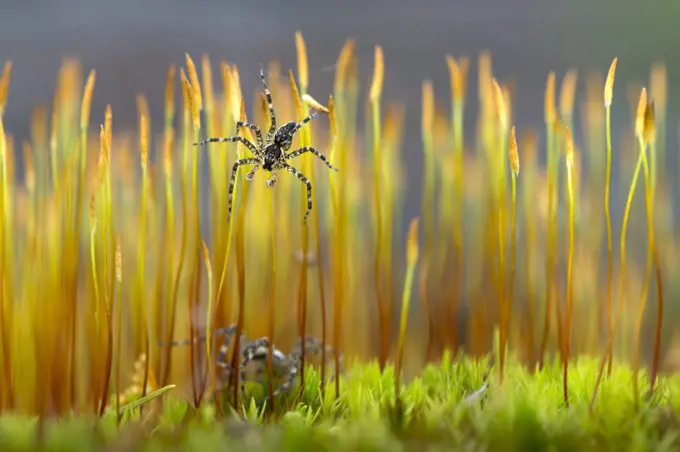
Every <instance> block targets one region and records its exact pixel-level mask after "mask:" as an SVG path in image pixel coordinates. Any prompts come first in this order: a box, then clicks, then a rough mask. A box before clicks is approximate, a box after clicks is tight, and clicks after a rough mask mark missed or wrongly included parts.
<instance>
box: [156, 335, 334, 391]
mask: <svg viewBox="0 0 680 452" xmlns="http://www.w3.org/2000/svg"><path fill="white" fill-rule="evenodd" d="M235 334H236V325H230V326H228V327H224V328H219V329H217V330H215V338H217V337H219V336H221V335H224V339H223V340H222V345H221V346H220V348H219V354H218V356H217V359H216V364H217V366H218V367H219V368H220V369H221V370H222V372H221V373H220V374H219V375H218V386H219V387H218V389H223V388H224V387H225V386H226V385H227V384H228V383H229V381H230V378H231V376H232V373H233V372H234V368H233V367H232V366H231V364H229V363H228V362H227V351H228V350H229V343H230V342H231V340H232V338H233V336H234V335H235ZM204 340H205V336H203V335H201V336H199V337H198V338H196V339H195V340H194V342H198V341H201V342H202V341H204ZM240 343H241V346H240V354H241V356H242V358H243V361H242V362H241V365H240V366H239V371H240V372H239V380H240V382H241V384H240V386H241V393H242V394H243V396H244V397H246V390H245V384H246V382H248V381H253V380H249V379H248V378H247V375H246V368H247V366H248V365H249V364H251V363H253V364H257V365H258V367H257V369H256V371H255V375H256V377H257V378H256V379H255V380H254V381H256V382H259V383H260V384H264V378H266V377H267V376H268V375H267V362H268V361H267V360H268V353H269V346H270V344H269V339H268V338H267V337H261V338H259V339H256V340H254V341H248V340H247V338H246V336H245V335H241V341H240ZM188 344H191V340H190V339H186V340H180V341H174V342H171V343H170V344H169V345H173V346H174V345H188ZM160 345H161V346H163V345H166V344H163V343H161V344H160ZM322 345H323V344H322V342H321V339H318V338H315V337H305V342H304V347H305V351H306V352H307V353H311V354H312V355H316V356H319V355H320V354H321V350H322ZM326 350H327V351H328V352H329V353H335V350H334V349H333V348H332V347H330V346H327V348H326ZM301 357H302V347H301V346H300V339H299V338H298V340H297V342H296V344H295V345H294V346H293V350H292V352H291V353H290V355H286V354H285V353H283V352H282V351H281V350H279V349H278V348H276V347H274V348H273V349H272V374H273V375H272V376H273V377H274V378H277V379H278V378H282V379H283V380H284V381H283V383H281V384H280V385H279V386H278V387H277V388H276V389H275V390H274V396H277V395H279V394H282V393H284V392H288V391H290V389H291V388H292V387H293V385H294V384H295V379H296V377H297V376H298V374H299V372H300V364H301Z"/></svg>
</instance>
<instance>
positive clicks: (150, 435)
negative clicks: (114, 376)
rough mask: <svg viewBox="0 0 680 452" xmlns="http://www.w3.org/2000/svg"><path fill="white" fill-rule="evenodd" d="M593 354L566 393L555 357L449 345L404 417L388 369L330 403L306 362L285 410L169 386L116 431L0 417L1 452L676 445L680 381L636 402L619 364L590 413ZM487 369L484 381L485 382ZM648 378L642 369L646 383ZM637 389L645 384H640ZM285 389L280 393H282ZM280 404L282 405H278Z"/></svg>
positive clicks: (106, 420)
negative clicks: (538, 365) (238, 412)
mask: <svg viewBox="0 0 680 452" xmlns="http://www.w3.org/2000/svg"><path fill="white" fill-rule="evenodd" d="M597 366H598V360H597V359H592V358H581V359H578V360H576V361H574V363H573V367H572V368H571V369H572V371H571V372H570V388H571V399H570V404H569V406H568V407H566V406H565V405H564V402H563V400H562V386H561V384H562V382H561V364H559V363H553V364H551V365H550V366H549V367H546V368H544V369H543V370H541V371H538V370H537V369H534V370H529V369H527V368H525V367H524V366H520V365H518V364H516V363H512V364H511V365H510V366H509V367H508V368H507V375H506V381H505V383H504V384H502V385H499V384H498V381H497V378H496V377H495V375H497V373H494V372H493V370H492V369H491V366H490V365H489V364H488V363H487V361H486V360H482V361H480V360H470V359H468V358H465V357H459V358H457V359H456V360H455V361H451V360H450V358H449V356H448V355H445V356H444V359H443V360H442V361H441V362H440V363H437V364H431V365H428V366H427V367H426V368H425V369H423V372H422V374H421V375H420V376H419V377H417V378H415V379H414V380H412V381H411V382H409V383H408V384H406V385H405V386H404V388H403V392H402V396H401V400H402V403H403V413H402V415H403V416H402V419H401V421H398V420H397V418H398V417H397V415H396V413H395V411H394V400H395V398H394V396H395V394H394V384H393V383H394V378H393V376H394V375H393V369H392V368H391V367H390V368H387V369H386V370H385V372H383V373H382V374H381V373H380V370H379V368H378V365H377V363H372V364H363V365H361V364H356V365H352V366H351V367H350V368H349V369H348V371H347V373H346V374H345V375H343V377H342V378H341V387H342V388H343V392H342V395H341V397H340V398H339V399H338V400H337V401H336V400H335V399H334V397H333V387H332V385H329V386H327V388H326V391H327V397H326V398H325V401H322V399H321V398H320V397H319V394H320V392H319V391H320V389H319V381H320V380H319V377H318V373H317V372H316V371H315V369H314V368H311V367H310V368H309V371H308V372H307V376H306V388H305V391H304V393H303V394H302V395H301V396H300V398H299V399H297V400H293V397H292V395H291V396H288V397H284V398H282V399H279V402H280V403H282V405H283V402H284V400H285V401H286V402H287V403H289V404H291V405H289V406H286V408H289V407H290V410H289V411H287V412H285V414H284V413H282V414H281V415H279V416H277V418H276V419H272V418H268V416H267V415H266V414H265V412H266V408H265V409H262V410H260V409H258V408H257V407H256V406H255V403H254V399H251V401H252V403H251V405H250V408H249V409H247V410H246V413H247V414H246V417H245V419H242V418H240V417H237V416H232V415H229V414H227V415H225V416H224V417H221V418H218V416H216V411H215V407H214V405H213V404H204V405H203V406H202V407H201V408H199V410H198V411H195V412H194V411H191V412H190V414H189V415H187V410H188V409H189V408H188V407H189V406H190V405H189V404H188V403H187V401H185V400H182V399H181V398H178V397H177V396H176V395H173V393H172V391H170V392H169V393H168V394H167V395H166V396H163V397H162V399H163V400H162V404H163V406H162V408H161V407H160V405H159V404H158V402H159V401H158V400H156V401H154V402H150V403H149V404H147V405H146V406H145V411H144V414H143V415H142V416H141V417H140V414H139V411H138V410H132V412H131V413H129V415H126V419H125V421H124V422H123V423H122V424H121V428H120V430H119V431H118V430H117V429H116V427H115V412H113V411H110V412H108V413H107V414H105V415H104V417H103V418H102V419H101V420H100V421H98V422H97V423H96V425H95V422H94V421H92V420H88V419H87V418H83V417H79V418H77V419H73V418H71V419H69V418H68V417H67V418H65V419H61V420H59V421H54V422H51V421H46V423H45V425H44V426H43V427H42V428H43V434H42V435H39V434H37V428H38V427H37V421H36V420H31V419H30V418H22V417H20V416H5V417H3V418H2V419H1V420H0V448H1V450H3V451H19V450H36V447H37V445H38V441H39V439H38V438H40V437H42V444H43V445H44V446H45V447H46V449H45V450H54V451H56V450H78V451H81V450H82V451H87V450H97V449H101V448H102V447H103V446H105V445H106V446H109V447H111V448H112V449H110V450H123V449H126V450H133V449H134V450H140V449H141V450H158V451H161V450H187V449H192V450H272V451H275V450H285V451H288V450H290V451H298V450H310V451H312V450H315V451H318V450H424V448H426V449H427V450H516V451H529V450H657V451H662V450H677V448H678V447H680V423H679V419H680V418H679V417H678V416H679V415H680V400H679V399H678V394H680V380H678V378H676V377H664V378H662V379H661V380H660V381H659V385H658V387H657V392H656V394H655V396H654V397H653V398H646V399H644V400H643V401H642V402H641V405H640V407H639V408H637V409H636V408H635V406H634V401H633V397H632V393H631V390H630V385H631V378H632V375H631V372H630V370H629V367H628V366H626V365H623V364H619V363H616V364H615V365H614V368H613V372H612V375H611V377H610V378H609V379H606V380H605V381H604V382H603V384H602V386H601V390H600V393H599V395H598V403H597V404H596V405H595V409H594V411H593V412H592V413H591V412H590V411H589V401H590V396H591V394H592V386H593V382H594V380H595V378H596V371H597ZM485 378H488V380H486V381H487V382H488V387H487V389H486V390H484V391H479V389H480V388H483V387H484V383H485ZM645 384H647V382H646V380H645V379H644V378H643V379H641V385H645ZM643 392H644V391H643ZM286 399H287V400H286ZM280 408H281V409H282V411H283V406H282V407H280Z"/></svg>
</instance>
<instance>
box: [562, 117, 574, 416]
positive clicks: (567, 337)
mask: <svg viewBox="0 0 680 452" xmlns="http://www.w3.org/2000/svg"><path fill="white" fill-rule="evenodd" d="M565 135H566V148H565V157H566V164H567V192H568V195H569V248H568V258H567V282H566V289H565V290H566V295H565V298H566V302H565V305H566V307H565V311H566V312H565V316H564V318H565V326H564V332H563V336H562V337H563V339H564V345H563V348H564V356H563V357H562V362H563V380H562V385H563V391H564V403H565V405H568V404H569V387H568V374H569V355H570V351H571V317H572V309H573V308H572V298H571V294H572V277H573V276H572V275H573V263H574V180H573V178H574V174H573V172H574V143H573V141H572V138H571V132H570V131H569V127H566V128H565Z"/></svg>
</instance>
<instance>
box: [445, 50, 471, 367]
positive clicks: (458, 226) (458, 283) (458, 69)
mask: <svg viewBox="0 0 680 452" xmlns="http://www.w3.org/2000/svg"><path fill="white" fill-rule="evenodd" d="M446 63H447V65H448V68H449V78H450V84H451V109H452V111H451V122H452V128H451V130H452V133H453V143H454V168H453V175H454V187H455V198H456V202H455V203H454V211H453V212H454V213H453V215H454V225H453V228H452V229H453V243H454V247H455V252H456V260H455V266H456V267H455V277H454V290H455V295H454V299H453V300H454V301H453V306H452V307H451V310H452V318H451V324H452V325H453V329H454V331H453V333H452V337H451V348H452V350H451V351H452V353H453V354H454V356H455V354H456V352H457V348H458V347H457V346H458V344H457V338H456V330H457V329H458V311H459V306H460V300H461V296H462V291H463V288H462V283H463V232H462V231H463V200H464V198H463V182H464V178H463V109H464V106H465V85H466V77H467V68H468V60H467V59H466V58H459V60H458V62H456V60H455V59H454V58H453V57H452V56H451V55H447V57H446Z"/></svg>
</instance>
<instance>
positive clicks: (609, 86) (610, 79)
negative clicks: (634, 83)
mask: <svg viewBox="0 0 680 452" xmlns="http://www.w3.org/2000/svg"><path fill="white" fill-rule="evenodd" d="M618 61H619V58H618V57H614V60H612V64H611V65H610V66H609V72H607V81H606V82H605V83H604V106H605V107H609V106H610V105H611V104H612V99H613V97H614V77H615V75H616V63H618Z"/></svg>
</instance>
